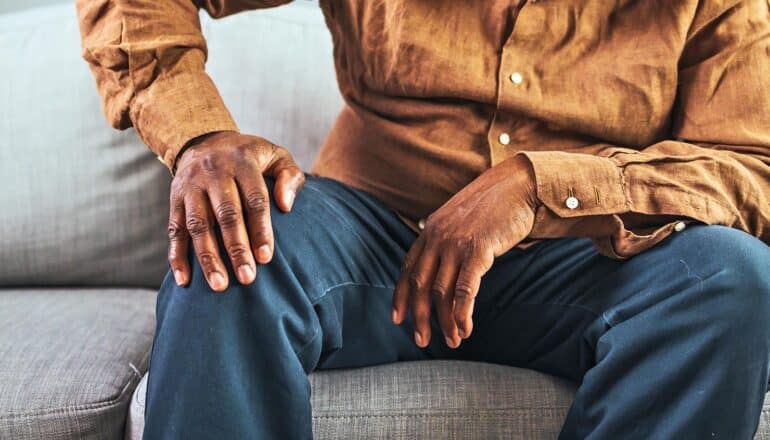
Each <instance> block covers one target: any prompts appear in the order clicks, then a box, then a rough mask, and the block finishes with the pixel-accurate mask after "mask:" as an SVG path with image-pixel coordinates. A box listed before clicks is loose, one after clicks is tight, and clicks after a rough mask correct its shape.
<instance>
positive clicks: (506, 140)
mask: <svg viewBox="0 0 770 440" xmlns="http://www.w3.org/2000/svg"><path fill="white" fill-rule="evenodd" d="M497 140H499V141H500V143H501V144H503V145H508V144H510V143H511V136H510V135H509V134H508V133H500V137H499V138H497Z"/></svg>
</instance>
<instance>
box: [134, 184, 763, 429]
mask: <svg viewBox="0 0 770 440" xmlns="http://www.w3.org/2000/svg"><path fill="white" fill-rule="evenodd" d="M272 216H273V217H272V219H273V227H274V230H275V242H276V251H275V255H274V257H273V260H272V262H270V263H269V264H267V265H265V266H260V267H259V268H258V270H257V278H256V281H255V282H254V283H252V284H251V285H248V286H243V285H240V284H238V283H237V282H235V281H232V282H231V285H230V287H229V289H228V290H227V291H226V293H223V294H220V293H214V292H213V291H211V290H210V289H209V288H208V286H207V284H206V282H205V280H204V278H203V275H202V273H201V270H200V266H199V265H198V264H197V262H196V261H195V258H194V256H193V255H192V254H191V255H190V261H191V263H192V265H193V271H194V272H193V278H192V281H191V283H190V285H189V286H188V287H187V288H181V287H178V286H177V285H176V284H175V283H174V281H173V276H172V275H171V274H170V273H169V274H168V275H167V276H166V278H165V281H164V282H163V286H162V287H161V290H160V294H159V297H158V307H157V317H158V326H157V331H156V335H155V344H154V347H153V352H152V359H151V366H150V379H149V384H148V391H147V415H146V428H145V438H146V439H163V440H168V439H231V438H232V439H309V438H311V437H312V432H311V431H312V430H311V408H310V397H309V396H310V387H309V383H308V380H307V374H308V373H310V372H311V371H313V370H315V369H322V368H342V367H362V366H367V365H375V364H382V363H388V362H398V361H407V360H417V359H445V358H452V359H469V360H476V361H486V362H493V363H498V364H506V365H512V366H517V367H525V368H531V369H534V370H539V371H542V372H546V373H550V374H554V375H557V376H561V377H566V378H570V379H573V380H575V381H581V382H582V383H581V385H580V388H579V390H578V392H577V395H576V398H575V401H574V403H573V404H572V407H571V409H570V411H569V413H568V415H567V418H566V422H565V423H564V426H563V429H562V433H561V438H564V439H582V438H597V439H621V438H622V439H636V438H638V439H653V438H654V439H685V438H693V439H703V438H709V439H710V438H725V439H728V438H729V439H750V438H751V437H752V436H753V434H754V432H755V430H756V427H757V424H758V421H759V416H760V410H761V406H762V402H763V400H764V395H765V391H766V389H767V383H768V365H769V357H770V247H768V246H766V245H765V244H763V243H762V242H760V241H759V240H757V239H756V238H753V237H751V236H750V235H748V234H745V233H743V232H740V231H737V230H733V229H729V228H724V227H718V226H690V227H689V228H687V229H686V230H684V231H682V232H679V233H676V234H675V235H673V236H672V237H670V238H668V239H666V240H665V241H664V242H663V243H661V244H659V245H658V246H657V247H655V248H654V249H652V250H650V251H648V252H646V253H643V254H641V255H638V256H635V257H633V258H631V259H630V260H627V261H616V260H612V259H609V258H605V257H603V256H601V255H599V254H598V253H597V252H596V251H595V250H594V248H593V247H592V244H591V242H590V241H589V240H587V239H560V240H551V241H544V242H541V243H539V244H536V245H534V246H532V247H530V248H528V249H526V250H521V249H514V250H511V251H510V252H508V253H507V254H505V255H503V256H502V257H500V258H498V259H497V260H496V262H495V264H494V266H493V267H492V269H491V270H490V271H489V273H488V274H487V275H486V276H485V277H484V279H483V282H482V285H481V291H480V293H479V297H478V299H477V302H476V307H475V311H474V316H473V322H474V323H475V327H474V332H473V334H472V336H471V337H470V338H469V339H467V340H465V341H463V343H462V345H461V346H460V348H459V349H458V350H451V349H449V348H447V347H446V345H445V342H444V339H443V338H442V337H441V331H440V328H439V326H438V324H437V322H436V321H435V319H434V321H433V327H434V328H433V334H434V336H437V337H433V338H432V340H431V343H430V345H429V346H428V347H427V348H425V349H419V348H418V347H416V346H415V344H414V342H413V339H412V333H413V329H412V327H411V324H410V320H407V321H406V322H405V323H404V324H403V325H401V326H396V325H393V324H392V323H391V322H390V311H391V296H392V292H393V288H394V283H395V281H396V280H397V278H398V275H399V268H400V265H401V262H402V260H403V258H404V255H405V253H406V251H407V250H408V249H409V246H410V245H411V243H412V242H413V240H414V239H415V234H414V233H413V232H412V231H411V230H410V229H408V228H407V227H406V226H405V225H404V224H403V223H402V222H401V221H400V220H399V219H398V217H397V216H396V215H395V214H394V213H393V212H391V211H390V210H389V209H388V208H387V207H386V206H384V205H383V204H382V203H381V202H379V201H377V200H376V199H374V198H373V197H371V196H370V195H368V194H365V193H363V192H361V191H358V190H355V189H352V188H350V187H348V186H345V185H343V184H341V183H339V182H336V181H333V180H329V179H323V178H318V177H312V176H309V177H308V180H307V183H306V185H305V188H304V189H303V190H302V191H301V192H300V193H299V195H298V197H297V200H296V203H295V206H294V209H293V211H292V212H291V213H290V214H283V213H280V212H279V211H278V210H277V209H275V208H273V210H272ZM230 279H231V280H235V276H234V275H233V273H232V271H231V272H230ZM434 318H435V316H434Z"/></svg>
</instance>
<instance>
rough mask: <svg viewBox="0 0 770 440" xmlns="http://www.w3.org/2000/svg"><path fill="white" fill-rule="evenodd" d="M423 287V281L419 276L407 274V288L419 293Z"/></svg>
mask: <svg viewBox="0 0 770 440" xmlns="http://www.w3.org/2000/svg"><path fill="white" fill-rule="evenodd" d="M424 286H425V281H423V279H422V277H421V276H420V275H419V274H416V273H411V274H409V287H411V288H412V290H416V291H420V290H422V288H423V287H424Z"/></svg>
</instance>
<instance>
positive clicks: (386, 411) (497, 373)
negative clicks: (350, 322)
mask: <svg viewBox="0 0 770 440" xmlns="http://www.w3.org/2000/svg"><path fill="white" fill-rule="evenodd" d="M310 385H311V386H312V389H313V396H312V402H313V433H314V437H315V438H316V439H321V440H323V439H339V438H366V439H373V440H379V439H382V440H385V439H404V440H406V439H422V440H431V439H435V440H450V439H463V440H464V439H489V438H525V439H553V438H556V437H557V436H558V433H559V430H560V428H561V425H562V422H563V421H564V417H565V416H566V415H567V411H568V410H569V406H570V404H571V402H572V399H573V397H574V394H575V390H576V388H577V384H574V383H570V382H567V381H564V380H562V379H558V378H556V377H552V376H548V375H545V374H541V373H538V372H535V371H530V370H524V369H520V368H512V367H505V366H501V365H492V364H483V363H478V362H464V361H420V362H404V363H399V364H390V365H380V366H376V367H367V368H358V369H351V370H331V371H319V372H316V373H313V374H311V375H310ZM146 386H147V376H146V375H145V377H144V378H143V379H142V381H141V382H140V384H139V386H138V387H137V388H136V391H135V392H134V397H133V399H132V401H131V409H130V412H129V416H128V423H127V424H126V440H141V438H142V430H143V427H144V401H145V400H144V399H145V391H146ZM754 438H755V439H757V440H760V439H761V440H768V439H770V399H766V400H765V404H764V406H763V408H762V416H761V419H760V423H759V429H758V430H757V434H756V436H755V437H754Z"/></svg>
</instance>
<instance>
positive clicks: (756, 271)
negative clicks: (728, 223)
mask: <svg viewBox="0 0 770 440" xmlns="http://www.w3.org/2000/svg"><path fill="white" fill-rule="evenodd" d="M681 238H686V240H685V241H682V242H681V245H682V247H683V249H682V251H683V253H682V254H681V256H682V261H683V262H685V263H686V264H687V266H688V268H689V269H690V271H691V276H695V277H697V278H698V279H699V282H700V285H701V288H702V291H701V295H702V296H701V298H699V299H698V301H702V302H707V303H711V304H713V307H705V308H701V310H702V311H707V312H708V313H709V314H710V315H712V316H710V320H711V322H712V323H713V324H714V325H716V326H722V327H724V328H725V329H728V328H732V329H734V330H736V332H735V333H736V336H737V337H741V334H742V336H743V337H750V336H757V337H760V336H761V337H762V338H765V339H766V340H770V264H769V263H770V247H768V246H767V245H766V244H764V243H763V242H761V241H760V240H758V239H757V238H755V237H753V236H751V235H749V234H747V233H745V232H742V231H739V230H736V229H731V228H727V227H723V226H695V227H691V228H690V229H688V230H687V232H686V233H683V234H682V237H681ZM738 333H740V334H738ZM765 345H767V344H765Z"/></svg>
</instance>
